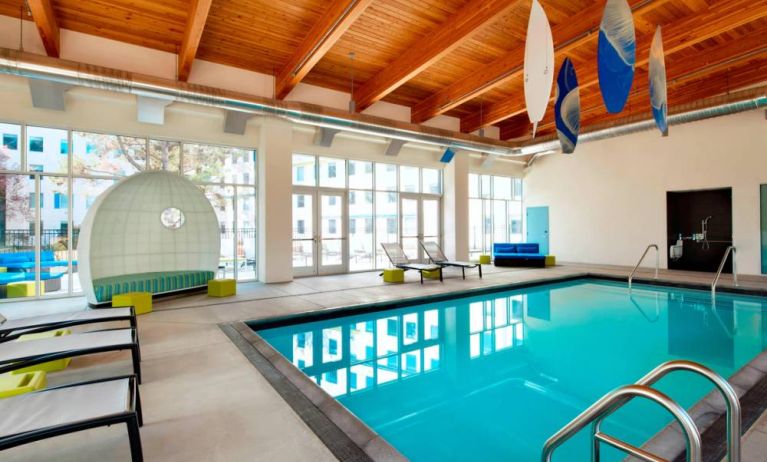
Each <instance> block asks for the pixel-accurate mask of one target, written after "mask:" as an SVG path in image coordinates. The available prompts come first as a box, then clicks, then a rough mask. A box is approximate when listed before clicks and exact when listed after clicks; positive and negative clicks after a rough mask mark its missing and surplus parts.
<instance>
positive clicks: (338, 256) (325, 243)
mask: <svg viewBox="0 0 767 462" xmlns="http://www.w3.org/2000/svg"><path fill="white" fill-rule="evenodd" d="M345 199H346V194H345V192H325V191H322V190H321V191H319V204H320V207H319V223H320V225H321V226H320V230H319V231H320V232H319V235H318V241H319V242H318V244H319V257H320V258H319V261H318V268H317V274H335V273H345V272H346V262H347V258H346V245H344V244H345V243H346V242H345V241H346V230H345V229H344V227H345V225H346V218H345V216H346V212H345V208H346V207H345V206H346V200H345Z"/></svg>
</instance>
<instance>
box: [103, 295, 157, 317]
mask: <svg viewBox="0 0 767 462" xmlns="http://www.w3.org/2000/svg"><path fill="white" fill-rule="evenodd" d="M118 306H132V307H133V308H134V309H135V310H136V314H137V315H139V314H146V313H151V312H152V294H150V293H149V292H126V293H124V294H119V295H113V296H112V307H113V308H116V307H118Z"/></svg>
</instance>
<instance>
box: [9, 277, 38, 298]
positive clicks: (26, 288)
mask: <svg viewBox="0 0 767 462" xmlns="http://www.w3.org/2000/svg"><path fill="white" fill-rule="evenodd" d="M5 293H6V297H8V298H19V297H34V296H35V281H19V282H11V283H9V284H8V285H7V286H6V292H5ZM44 293H45V287H44V286H43V285H42V284H40V295H43V294H44Z"/></svg>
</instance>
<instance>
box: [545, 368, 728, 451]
mask: <svg viewBox="0 0 767 462" xmlns="http://www.w3.org/2000/svg"><path fill="white" fill-rule="evenodd" d="M680 370H683V371H689V372H693V373H696V374H698V375H701V376H703V377H705V378H707V379H708V380H709V381H711V382H712V383H713V384H714V385H715V386H716V387H717V389H719V393H721V395H722V398H723V399H724V402H725V405H726V409H727V461H728V462H740V431H741V411H740V401H739V400H738V395H737V394H736V393H735V390H734V389H733V388H732V386H730V384H729V383H728V382H727V381H726V380H725V379H724V378H723V377H722V376H721V375H719V374H717V373H716V372H714V371H713V370H711V369H709V368H707V367H706V366H703V365H701V364H698V363H694V362H692V361H683V360H676V361H668V362H665V363H663V364H661V365H660V366H658V367H656V368H655V369H653V370H652V371H650V372H649V373H648V374H647V375H645V376H644V377H642V378H641V379H639V381H637V383H636V384H635V385H628V386H625V387H622V388H618V389H617V390H613V391H612V392H610V393H608V394H606V395H605V396H603V397H602V398H601V399H600V400H599V401H597V402H596V403H594V404H593V405H591V406H590V407H589V408H588V409H586V410H585V411H583V412H582V413H581V414H580V415H578V417H576V418H575V419H573V420H572V421H571V422H570V423H568V424H567V425H565V426H564V427H563V428H562V429H561V430H559V431H558V432H557V433H555V434H554V435H553V436H552V437H551V438H549V439H548V440H547V441H546V444H545V445H544V446H543V452H542V454H541V460H542V462H549V461H550V460H551V456H552V454H553V452H554V450H555V449H556V448H558V447H559V446H561V445H562V444H563V443H564V442H565V441H567V440H568V439H570V438H571V437H572V436H574V435H575V434H576V433H578V432H580V431H581V430H583V429H584V428H585V427H586V426H587V425H589V424H591V425H592V429H591V451H592V454H591V455H592V458H591V460H592V462H599V449H600V445H601V443H605V444H609V445H610V446H613V447H615V448H617V449H620V450H622V451H624V452H626V453H628V454H631V455H633V456H635V457H638V458H640V459H642V460H645V461H649V462H665V461H664V459H662V458H659V457H657V456H655V455H653V454H651V453H649V452H647V451H645V450H643V449H641V448H637V447H635V446H633V445H631V444H629V443H626V442H625V441H621V440H619V439H617V438H615V437H612V436H610V435H606V434H605V433H603V432H602V431H601V428H600V427H601V424H602V421H603V420H604V419H606V418H607V417H609V416H610V414H612V413H613V412H615V411H617V410H618V409H619V408H620V407H621V406H623V405H624V404H625V403H626V402H627V401H629V400H630V399H631V398H632V397H634V396H642V397H645V398H647V399H650V400H652V401H655V402H657V403H659V404H660V405H661V406H663V407H665V408H666V409H667V410H668V411H669V412H670V413H671V414H673V415H674V417H675V418H676V420H677V422H679V424H680V425H681V427H682V430H683V431H684V434H685V436H686V441H685V444H686V448H687V460H688V461H700V460H701V459H700V458H701V453H700V433H699V432H698V429H697V427H696V426H695V422H694V421H693V420H692V418H690V416H689V414H687V411H685V410H684V409H682V408H681V407H680V406H679V405H678V404H677V403H676V402H674V401H672V400H671V399H670V398H669V397H668V396H666V395H664V394H663V393H660V392H658V391H657V390H654V389H653V388H650V387H651V386H652V385H654V384H655V383H656V382H658V381H659V380H660V379H662V378H663V377H665V376H666V375H668V374H669V373H671V372H674V371H680ZM653 392H654V393H653ZM680 411H681V412H680Z"/></svg>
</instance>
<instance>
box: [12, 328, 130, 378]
mask: <svg viewBox="0 0 767 462" xmlns="http://www.w3.org/2000/svg"><path fill="white" fill-rule="evenodd" d="M122 350H131V356H132V358H133V373H134V374H136V377H137V379H138V382H139V383H141V352H140V350H139V343H138V337H137V335H136V330H135V329H109V330H101V331H95V332H84V333H80V334H71V335H63V336H61V337H53V338H46V339H39V340H29V341H26V342H5V343H2V344H0V374H4V373H6V372H10V371H13V370H16V369H21V368H25V367H29V366H35V365H37V364H42V363H46V362H48V361H53V360H56V359H62V358H71V357H74V356H85V355H92V354H97V353H105V352H108V351H122Z"/></svg>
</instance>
